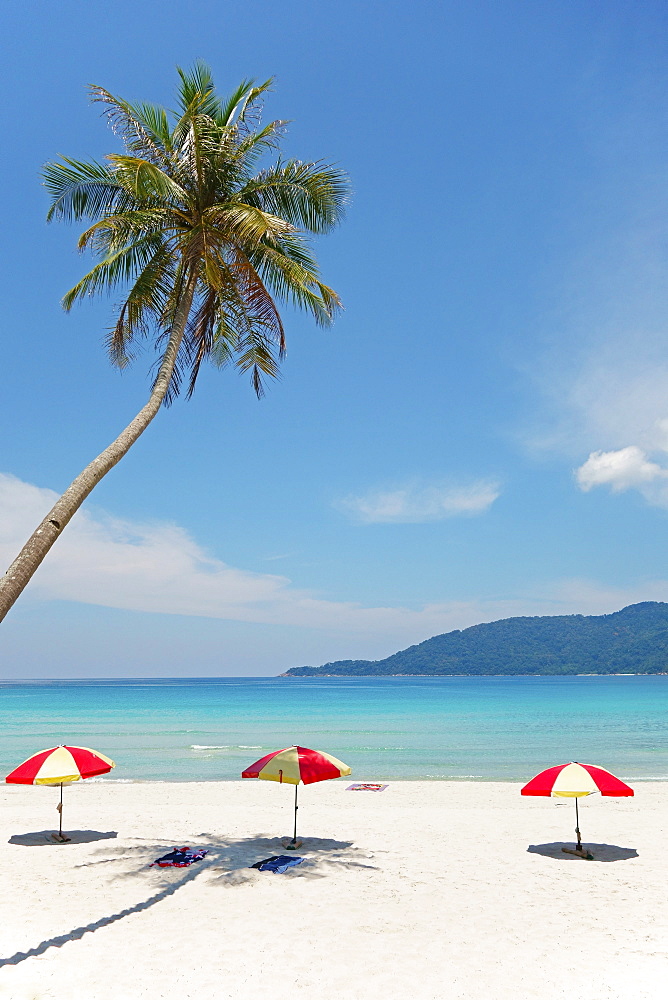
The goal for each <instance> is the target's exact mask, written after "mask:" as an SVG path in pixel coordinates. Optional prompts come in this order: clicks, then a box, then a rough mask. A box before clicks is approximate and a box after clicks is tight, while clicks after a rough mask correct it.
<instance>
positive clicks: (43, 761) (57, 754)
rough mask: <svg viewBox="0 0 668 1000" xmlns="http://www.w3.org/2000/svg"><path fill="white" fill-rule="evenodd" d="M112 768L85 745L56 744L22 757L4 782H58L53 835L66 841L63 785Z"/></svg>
mask: <svg viewBox="0 0 668 1000" xmlns="http://www.w3.org/2000/svg"><path fill="white" fill-rule="evenodd" d="M112 767H116V765H115V764H114V762H113V760H109V758H108V757H105V756H104V754H103V753H97V751H95V750H89V749H88V747H66V746H59V747H52V748H51V749H50V750H42V751H41V752H40V753H36V754H35V755H34V756H33V757H29V758H28V760H24V762H23V763H22V764H19V766H18V767H17V768H15V769H14V770H13V771H12V773H11V774H8V775H7V777H6V778H5V781H6V782H7V784H9V785H60V802H59V803H58V805H57V806H56V809H57V810H58V813H59V814H60V827H59V829H58V833H57V834H55V833H54V834H53V838H54V840H60V841H66V840H69V838H68V837H66V836H64V834H63V785H69V784H70V783H71V782H72V781H81V780H82V779H83V778H92V777H94V776H95V775H97V774H106V773H107V772H108V771H111V769H112Z"/></svg>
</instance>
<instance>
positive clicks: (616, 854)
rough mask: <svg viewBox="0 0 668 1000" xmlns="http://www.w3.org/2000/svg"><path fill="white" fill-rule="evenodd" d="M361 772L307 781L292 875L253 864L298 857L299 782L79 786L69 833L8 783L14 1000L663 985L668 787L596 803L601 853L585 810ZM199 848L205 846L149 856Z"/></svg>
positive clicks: (41, 791) (50, 809) (4, 969)
mask: <svg viewBox="0 0 668 1000" xmlns="http://www.w3.org/2000/svg"><path fill="white" fill-rule="evenodd" d="M348 784H349V781H348V780H345V779H344V780H342V781H338V782H323V783H321V784H319V785H312V786H309V787H307V788H300V812H299V815H300V821H299V822H300V834H301V835H303V838H304V843H303V847H302V848H301V849H300V850H299V852H298V853H299V854H301V855H303V856H305V857H306V858H307V861H306V862H305V863H304V864H302V865H301V866H299V867H296V868H294V869H292V870H290V871H288V872H287V873H285V874H283V875H280V874H272V873H270V872H258V871H256V870H252V869H249V867H248V866H249V865H250V864H252V863H253V862H255V861H258V860H261V859H262V858H265V857H268V856H270V855H272V854H276V853H282V852H283V848H282V846H281V842H280V837H281V836H284V835H287V834H290V833H291V830H292V826H291V822H292V817H291V806H292V788H287V787H285V786H279V785H277V784H274V783H272V782H264V781H263V782H260V781H246V782H241V781H239V782H225V783H223V782H221V783H190V784H176V783H164V784H163V783H151V784H140V783H137V784H132V783H128V784H124V783H120V782H119V783H116V782H113V781H99V782H83V783H80V784H78V785H72V786H70V787H68V788H66V789H65V811H64V814H63V815H64V829H65V830H67V831H68V832H71V833H72V832H73V831H80V832H78V833H73V840H72V842H71V843H69V844H63V845H58V844H55V843H53V842H52V841H50V840H49V838H48V832H49V831H50V830H53V829H57V818H58V817H57V813H56V811H55V805H56V801H57V797H58V791H57V790H56V789H53V788H35V787H24V786H2V788H1V790H0V868H1V872H0V874H1V879H2V882H1V884H2V893H1V901H0V927H1V928H2V930H1V932H0V939H1V947H0V997H2V998H3V1000H4V998H7V1000H46V998H49V1000H51V998H53V1000H112V998H113V1000H119V998H121V1000H126V998H127V1000H135V998H137V1000H139V998H146V1000H149V998H150V1000H158V998H161V1000H189V998H193V1000H194V998H197V1000H214V998H215V1000H219V998H234V1000H237V998H243V1000H255V998H258V1000H260V998H263V1000H269V998H270V1000H294V998H295V997H303V998H313V1000H334V998H336V1000H358V998H359V1000H362V998H365V1000H376V998H378V1000H380V998H383V1000H395V998H396V1000H399V998H401V1000H408V998H416V1000H446V998H447V1000H458V998H462V1000H463V998H467V1000H477V998H485V1000H511V998H512V1000H528V998H536V1000H539V998H540V1000H556V998H565V997H568V998H574V1000H612V998H620V1000H621V998H624V1000H657V998H659V997H662V996H664V995H665V992H664V991H665V983H666V977H667V975H668V892H667V890H666V886H667V884H668V861H667V859H668V842H667V839H666V834H667V832H668V785H666V784H663V783H659V782H656V783H653V782H643V783H638V784H637V786H636V797H635V798H634V799H602V798H601V797H600V796H592V797H591V798H590V799H588V800H586V801H584V802H583V804H582V807H581V813H580V826H581V829H582V834H583V841H584V842H585V843H586V844H588V845H590V846H592V849H593V851H594V854H595V855H596V859H597V860H595V861H593V862H587V861H582V860H580V859H578V858H574V857H572V856H569V855H566V854H564V853H562V852H561V850H560V847H561V845H562V844H564V843H568V842H569V841H570V840H571V838H572V837H573V827H574V815H573V804H572V802H570V801H566V802H564V801H558V800H554V799H526V798H521V796H520V794H519V791H520V785H518V784H506V783H476V782H394V783H391V784H390V785H389V787H388V788H387V789H386V790H385V791H383V792H380V793H370V792H357V793H354V792H349V791H346V787H347V785H348ZM185 844H188V845H191V846H198V847H206V848H208V850H209V854H208V856H207V857H206V859H205V860H204V861H203V862H199V863H196V864H194V865H192V866H191V867H190V868H185V869H160V868H155V867H154V868H150V867H148V866H149V864H150V862H151V861H152V860H153V859H155V858H157V857H159V856H160V855H161V854H163V853H165V850H167V849H170V848H171V847H174V846H181V845H185ZM597 844H598V845H607V846H600V847H596V846H595V845H597ZM530 845H534V847H535V850H530V849H529V848H530ZM541 845H543V846H541ZM545 845H548V846H545ZM549 845H551V846H549ZM555 845H556V846H555ZM636 852H637V855H636Z"/></svg>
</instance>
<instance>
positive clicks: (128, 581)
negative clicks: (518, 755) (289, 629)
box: [0, 474, 668, 657]
mask: <svg viewBox="0 0 668 1000" xmlns="http://www.w3.org/2000/svg"><path fill="white" fill-rule="evenodd" d="M55 498H56V494H55V493H54V492H53V491H51V490H48V489H41V488H38V487H36V486H32V485H30V484H28V483H25V482H22V481H21V480H19V479H16V478H15V477H13V476H8V475H3V474H0V561H1V562H2V563H4V565H5V566H7V565H9V563H10V562H11V560H12V559H13V558H14V557H15V555H16V554H17V552H18V550H19V548H20V546H21V545H22V544H23V542H24V541H25V540H26V538H27V537H28V535H29V534H30V532H31V531H32V530H33V529H34V528H35V526H36V525H37V524H38V522H39V521H40V520H41V518H42V517H43V516H44V514H45V513H46V512H47V510H48V509H49V508H50V506H51V505H52V503H53V501H54V499H55ZM35 599H38V600H42V601H50V600H65V601H74V602H79V603H83V604H93V605H100V606H103V607H109V608H119V609H128V610H132V611H139V612H142V611H144V612H154V613H156V612H157V613H162V614H172V615H187V616H197V617H209V618H218V619H227V620H232V621H239V622H250V623H264V624H269V625H291V626H295V627H298V628H303V629H317V630H321V631H323V632H324V633H327V634H329V635H330V636H332V641H333V642H334V643H335V644H338V646H339V648H340V639H341V638H342V637H345V639H346V644H347V645H348V646H349V648H350V654H349V655H353V656H357V655H359V649H360V646H362V645H363V646H364V648H366V649H367V650H370V649H373V650H375V651H376V652H375V655H376V656H378V657H380V656H386V655H388V654H389V653H391V652H394V651H395V650H397V649H400V648H402V647H405V646H407V645H410V644H412V643H415V642H421V641H422V640H423V639H426V638H428V637H429V636H432V635H436V634H439V633H441V632H447V631H450V630H451V629H462V628H468V626H470V625H475V624H477V623H478V622H481V621H495V620H497V619H499V618H509V617H513V616H515V615H545V614H601V613H604V612H610V611H615V610H618V609H619V608H620V607H622V606H623V605H625V604H630V603H634V602H636V601H643V600H668V581H661V580H659V581H651V582H649V583H647V584H645V585H643V586H639V587H637V588H635V589H631V590H621V589H620V590H610V589H606V588H604V587H601V586H600V585H598V584H596V583H595V582H591V581H586V580H585V581H582V580H570V581H558V582H556V583H555V582H548V583H546V584H545V585H544V586H543V587H542V588H538V587H533V588H532V591H531V593H526V594H519V595H516V596H513V597H509V598H505V599H504V598H501V599H498V598H494V599H491V600H489V599H473V600H461V601H440V602H439V601H434V602H431V603H429V604H426V605H425V606H424V607H423V608H420V609H417V610H414V609H412V608H406V607H363V606H361V605H360V604H358V603H355V602H352V601H328V600H322V599H320V598H319V597H317V596H316V595H314V594H313V593H311V592H309V591H306V590H301V589H299V588H297V587H294V586H293V585H292V584H291V582H290V581H289V580H288V579H287V578H286V577H284V576H274V575H270V574H266V573H252V572H249V571H248V570H243V569H237V568H235V567H232V566H228V565H227V564H226V563H224V562H222V561H221V560H220V559H218V558H216V557H215V556H212V555H210V554H208V553H207V552H205V551H204V550H203V549H202V548H201V546H199V545H198V544H197V542H196V541H194V539H193V538H191V537H190V535H188V533H187V532H186V531H184V530H183V529H182V528H180V527H178V526H177V525H173V524H164V523H150V524H149V523H133V522H130V521H127V520H120V519H118V518H114V517H110V516H108V515H105V514H99V513H96V514H93V513H91V512H90V511H88V510H86V509H84V510H81V511H79V513H78V514H77V515H76V516H75V517H74V519H73V520H72V522H71V523H70V524H69V525H68V527H67V529H66V530H65V531H64V532H63V536H62V538H60V539H59V540H58V542H57V543H56V545H55V546H54V547H53V549H52V550H51V552H50V553H49V555H48V556H47V557H46V559H45V561H44V563H43V564H42V566H41V567H40V569H39V570H38V571H37V573H36V574H35V577H34V578H33V580H32V582H31V584H30V585H29V587H28V590H27V592H26V594H25V595H24V596H23V597H22V598H21V600H33V601H34V600H35ZM9 620H10V619H8V621H9ZM2 627H3V628H4V627H5V626H2ZM348 637H349V638H350V642H348Z"/></svg>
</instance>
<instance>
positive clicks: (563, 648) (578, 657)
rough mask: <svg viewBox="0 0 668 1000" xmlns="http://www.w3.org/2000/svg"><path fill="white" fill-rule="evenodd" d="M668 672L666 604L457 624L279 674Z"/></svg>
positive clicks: (572, 673)
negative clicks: (372, 653)
mask: <svg viewBox="0 0 668 1000" xmlns="http://www.w3.org/2000/svg"><path fill="white" fill-rule="evenodd" d="M667 672H668V603H664V602H659V601H643V602H642V603H641V604H631V605H629V606H628V607H626V608H622V610H621V611H615V612H613V613H612V614H609V615H543V616H535V617H526V618H504V619H502V620H501V621H496V622H487V623H485V624H482V625H472V626H471V627H470V628H466V629H462V630H460V629H455V630H454V631H452V632H445V633H444V634H443V635H435V636H433V637H432V638H431V639H426V640H425V641H424V642H420V643H418V644H417V645H416V646H409V647H408V649H402V650H400V651H399V652H398V653H393V654H392V655H391V656H388V657H386V658H385V659H384V660H336V661H335V662H332V663H324V664H323V665H322V666H320V667H309V666H304V667H291V668H290V669H289V670H287V671H286V672H285V673H284V674H281V677H398V676H411V675H413V676H457V675H460V676H504V675H505V676H510V675H513V674H516V675H527V674H528V675H576V674H663V673H667Z"/></svg>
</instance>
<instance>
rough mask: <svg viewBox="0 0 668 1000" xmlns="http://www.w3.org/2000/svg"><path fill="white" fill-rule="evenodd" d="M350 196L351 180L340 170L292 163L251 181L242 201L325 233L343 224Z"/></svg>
mask: <svg viewBox="0 0 668 1000" xmlns="http://www.w3.org/2000/svg"><path fill="white" fill-rule="evenodd" d="M348 193H349V183H348V177H347V175H346V174H345V172H344V171H343V170H341V168H340V167H336V166H332V165H329V164H325V163H322V162H319V161H318V162H313V163H302V162H301V160H288V161H287V162H286V163H281V162H279V163H277V164H275V165H274V166H273V167H270V168H269V169H268V170H263V171H261V172H260V173H259V174H258V175H257V177H255V178H253V179H251V180H249V181H248V182H247V184H245V185H244V187H243V188H242V189H241V190H240V191H239V197H240V199H241V200H242V201H245V202H248V204H252V205H257V206H258V208H262V209H264V210H265V211H267V212H271V213H272V214H274V215H280V216H282V217H283V218H285V219H287V221H288V222H291V223H292V224H293V225H295V226H302V227H303V228H304V229H308V230H309V231H310V232H312V233H325V232H328V231H329V230H330V229H332V228H333V227H334V226H336V225H338V223H339V222H341V220H342V218H343V215H344V211H345V204H346V201H347V197H348Z"/></svg>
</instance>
